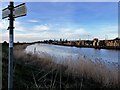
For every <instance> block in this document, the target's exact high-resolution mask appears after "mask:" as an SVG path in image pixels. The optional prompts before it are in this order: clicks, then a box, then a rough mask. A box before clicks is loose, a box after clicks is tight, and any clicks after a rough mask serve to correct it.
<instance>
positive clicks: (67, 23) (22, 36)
mask: <svg viewBox="0 0 120 90" xmlns="http://www.w3.org/2000/svg"><path fill="white" fill-rule="evenodd" d="M18 4H20V3H19V2H15V5H18ZM7 5H8V3H2V8H5V7H6V6H7ZM26 7H27V15H26V16H24V17H19V18H16V19H15V29H14V41H15V42H18V41H19V42H33V41H39V40H46V39H47V40H48V39H57V40H59V39H60V38H62V39H68V40H79V39H83V40H88V39H90V40H92V39H94V38H99V39H105V38H106V39H114V38H116V37H118V3H117V2H26ZM8 23H9V21H8V19H3V20H1V22H0V32H2V41H5V40H6V41H8V40H9V37H8V36H9V31H8V30H6V29H7V27H8Z"/></svg>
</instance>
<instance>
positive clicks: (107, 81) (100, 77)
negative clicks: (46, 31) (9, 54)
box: [14, 45, 119, 88]
mask: <svg viewBox="0 0 120 90" xmlns="http://www.w3.org/2000/svg"><path fill="white" fill-rule="evenodd" d="M26 46H27V45H20V46H16V47H15V48H14V56H15V60H16V61H17V62H19V63H21V61H22V63H23V62H24V65H33V66H36V67H37V68H38V69H40V70H38V72H37V73H33V74H32V76H33V81H34V85H33V86H34V87H37V88H38V87H42V85H41V84H40V83H39V84H38V83H37V82H40V81H42V80H43V79H44V84H45V85H44V87H50V88H53V87H55V84H56V83H59V86H58V87H60V88H61V87H62V86H64V87H66V88H67V87H71V86H70V85H68V84H66V83H65V82H66V81H65V82H63V81H64V80H63V79H64V78H63V77H64V76H65V75H67V78H68V77H69V76H72V77H73V78H78V79H80V81H79V82H77V83H75V84H79V86H80V88H82V86H83V84H86V80H88V82H89V81H90V82H89V83H91V84H92V83H93V82H95V83H96V85H99V84H100V87H112V88H115V87H118V86H119V85H118V69H117V68H113V69H109V68H107V67H106V66H105V64H104V63H101V62H96V63H95V62H92V61H91V60H89V59H87V58H85V57H80V58H78V60H77V62H74V60H72V59H71V58H70V57H68V58H66V61H65V62H61V63H59V64H58V63H55V62H54V59H55V57H53V56H50V55H49V54H46V53H42V55H38V54H32V53H26V52H24V49H25V47H26ZM42 70H43V71H44V70H46V73H45V74H43V75H41V76H40V75H39V74H40V73H42ZM54 71H55V72H54ZM58 72H59V73H58ZM50 73H51V74H50ZM49 74H50V75H51V79H50V80H49V79H48V78H47V79H46V78H45V77H46V76H47V75H49ZM58 74H59V75H58ZM63 74H65V75H63ZM37 75H39V77H38V76H37ZM52 75H53V76H52ZM58 76H59V80H58ZM45 80H46V81H47V80H48V81H49V82H51V83H50V84H49V85H48V84H46V82H45ZM75 81H76V79H75V80H74V82H75ZM68 83H69V81H68ZM63 84H65V85H63ZM84 86H85V85H84Z"/></svg>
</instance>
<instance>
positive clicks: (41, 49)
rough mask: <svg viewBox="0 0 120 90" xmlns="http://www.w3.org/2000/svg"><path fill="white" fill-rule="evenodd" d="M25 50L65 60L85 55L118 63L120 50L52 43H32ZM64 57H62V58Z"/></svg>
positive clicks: (94, 59)
mask: <svg viewBox="0 0 120 90" xmlns="http://www.w3.org/2000/svg"><path fill="white" fill-rule="evenodd" d="M26 52H32V53H33V54H34V53H37V54H41V53H47V54H49V55H50V56H55V57H56V58H57V59H56V60H67V59H66V58H68V57H70V58H74V60H77V58H79V57H81V56H82V57H86V58H88V59H90V60H92V61H96V60H100V61H102V62H107V63H114V64H118V59H119V57H118V56H119V55H118V54H119V53H120V50H107V49H94V48H77V47H68V46H58V45H52V44H33V45H30V46H28V47H27V48H26ZM63 58H64V59H63Z"/></svg>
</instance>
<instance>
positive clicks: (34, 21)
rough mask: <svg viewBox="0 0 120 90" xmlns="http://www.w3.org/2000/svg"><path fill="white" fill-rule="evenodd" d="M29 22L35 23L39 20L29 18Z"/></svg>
mask: <svg viewBox="0 0 120 90" xmlns="http://www.w3.org/2000/svg"><path fill="white" fill-rule="evenodd" d="M29 22H32V23H36V22H39V21H38V20H34V19H32V20H29Z"/></svg>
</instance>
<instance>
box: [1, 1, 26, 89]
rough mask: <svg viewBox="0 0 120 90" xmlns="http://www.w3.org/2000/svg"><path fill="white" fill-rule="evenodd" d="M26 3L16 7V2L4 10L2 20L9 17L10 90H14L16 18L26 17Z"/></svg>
mask: <svg viewBox="0 0 120 90" xmlns="http://www.w3.org/2000/svg"><path fill="white" fill-rule="evenodd" d="M26 11H27V10H26V6H25V3H23V4H20V5H18V6H16V7H14V2H10V5H9V6H8V7H7V8H5V9H3V10H2V19H4V18H7V17H9V27H8V29H9V61H8V90H11V89H12V88H13V43H14V33H13V29H14V18H17V17H22V16H26Z"/></svg>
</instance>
